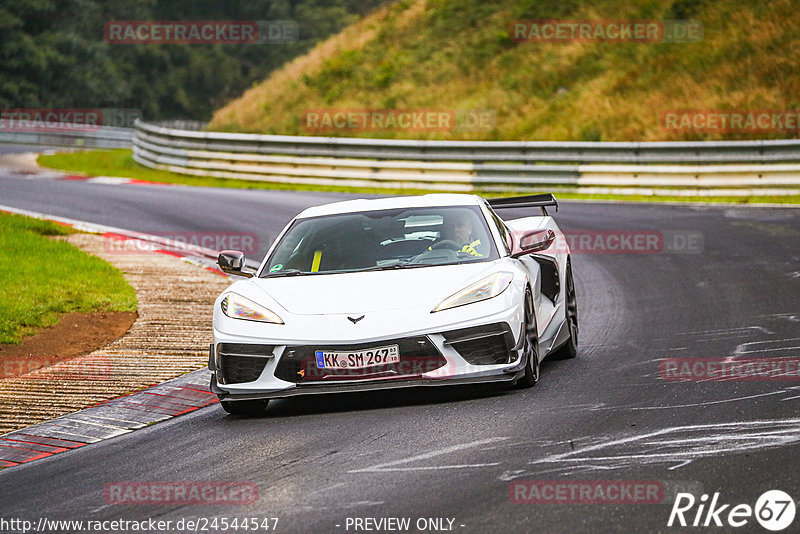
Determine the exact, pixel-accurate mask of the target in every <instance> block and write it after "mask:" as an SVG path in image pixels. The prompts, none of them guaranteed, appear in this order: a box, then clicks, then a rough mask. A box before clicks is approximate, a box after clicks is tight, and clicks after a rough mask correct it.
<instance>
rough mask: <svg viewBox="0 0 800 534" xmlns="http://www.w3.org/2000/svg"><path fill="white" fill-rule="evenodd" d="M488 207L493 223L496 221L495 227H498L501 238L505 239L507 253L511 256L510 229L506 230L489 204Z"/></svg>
mask: <svg viewBox="0 0 800 534" xmlns="http://www.w3.org/2000/svg"><path fill="white" fill-rule="evenodd" d="M486 207H487V208H488V210H489V213H491V214H492V221H494V225H495V226H496V227H497V231H498V232H500V237H502V238H503V244H504V245H505V248H506V252H507V253H508V254H511V234H509V233H508V228H506V225H505V223H503V221H502V220H501V219H500V217H498V216H497V214H496V213H495V212H494V210H493V209H492V208H491V207H489V205H488V204H487V205H486Z"/></svg>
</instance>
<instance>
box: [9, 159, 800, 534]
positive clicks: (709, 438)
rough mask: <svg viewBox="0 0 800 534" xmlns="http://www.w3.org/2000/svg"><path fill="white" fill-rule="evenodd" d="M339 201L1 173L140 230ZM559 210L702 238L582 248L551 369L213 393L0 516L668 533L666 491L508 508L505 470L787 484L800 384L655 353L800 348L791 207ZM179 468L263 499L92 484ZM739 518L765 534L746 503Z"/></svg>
mask: <svg viewBox="0 0 800 534" xmlns="http://www.w3.org/2000/svg"><path fill="white" fill-rule="evenodd" d="M345 197H346V196H345V195H337V194H325V193H305V192H268V191H248V190H223V189H200V188H188V187H179V186H174V187H160V186H117V185H102V184H93V183H86V182H80V181H52V180H37V179H29V178H23V177H18V176H14V175H12V174H10V173H8V172H5V171H0V204H2V205H8V206H13V207H16V208H22V209H28V210H33V211H40V212H45V213H49V214H53V215H60V216H65V217H71V218H74V219H79V220H85V221H90V222H96V223H102V224H109V225H113V226H118V227H123V228H128V229H132V230H140V231H144V232H180V231H184V232H254V233H256V234H257V235H258V236H259V240H260V243H259V250H260V252H261V253H262V254H263V252H264V251H265V250H266V247H267V245H268V242H269V240H271V238H274V236H275V235H276V233H277V232H278V231H279V230H280V228H281V227H282V226H283V224H285V223H286V222H287V221H288V220H289V219H290V218H291V217H292V216H293V215H295V214H296V213H297V212H299V211H300V210H301V209H302V208H304V207H306V206H309V205H313V204H319V203H324V202H329V201H335V200H339V199H342V198H345ZM348 198H349V197H348ZM555 216H556V219H557V221H558V223H559V224H560V225H561V228H562V229H564V230H566V231H577V232H587V233H590V235H592V236H596V235H606V236H607V235H608V234H606V233H604V232H623V231H645V232H687V233H691V234H692V235H700V236H701V237H702V241H701V244H702V246H700V247H699V248H698V247H697V246H696V247H695V248H694V249H693V250H692V251H691V252H692V253H681V254H679V253H663V252H662V253H636V254H608V253H605V254H604V253H597V252H599V250H597V249H594V250H591V251H590V250H586V251H585V253H582V254H575V255H574V257H573V262H574V263H573V267H574V272H575V277H576V286H577V292H578V304H579V321H580V344H579V351H578V357H577V358H575V359H574V360H567V361H556V362H546V363H545V364H543V367H542V378H541V380H540V382H539V384H538V385H537V386H536V387H534V388H533V389H530V390H522V391H515V390H508V389H503V388H497V387H491V388H485V387H468V388H448V389H423V390H407V391H402V392H389V393H385V392H384V393H379V394H347V395H339V396H321V397H315V398H310V399H288V400H281V401H273V403H272V404H271V406H270V409H269V410H268V412H267V413H266V414H265V415H264V416H263V417H259V418H255V419H242V418H235V417H227V416H226V415H225V414H224V412H223V411H222V409H221V408H220V407H219V406H211V407H208V408H204V409H201V410H199V411H197V412H194V413H192V414H189V415H187V416H184V417H180V418H177V419H174V420H171V421H168V422H165V423H162V424H158V425H155V426H152V427H148V428H145V429H142V430H140V431H137V432H134V433H132V434H131V435H127V436H122V437H120V438H115V439H111V440H108V441H105V442H101V443H98V444H94V445H88V446H85V447H82V448H80V449H77V450H74V451H70V452H68V453H63V454H60V455H57V456H55V457H52V458H46V459H44V460H40V461H36V462H33V463H31V464H28V465H22V466H18V467H14V468H10V469H4V470H2V471H0V502H1V503H2V515H3V517H19V518H28V519H33V520H36V519H38V518H39V517H41V516H46V517H48V518H50V519H57V518H58V519H82V520H103V519H119V518H123V519H124V518H128V519H142V518H147V517H156V518H160V519H180V518H182V517H183V518H190V517H191V518H194V517H209V518H210V517H213V516H225V517H228V518H232V517H253V516H257V517H264V516H267V517H278V518H279V523H278V529H277V531H279V532H340V531H341V532H346V531H348V530H346V528H345V526H346V520H347V518H348V517H350V518H355V517H361V518H363V517H375V518H380V517H410V518H412V526H413V524H414V521H416V519H417V518H451V519H454V523H453V528H454V530H455V531H461V532H521V531H532V532H610V531H612V530H615V531H630V532H634V531H636V532H643V531H669V530H680V529H668V528H667V520H668V517H669V514H670V509H671V505H672V502H673V498H672V497H670V498H669V499H666V502H665V503H664V504H617V505H609V504H530V503H524V504H517V503H512V502H511V501H510V499H509V485H510V484H511V483H513V482H514V481H520V480H650V481H660V482H662V483H666V484H667V485H669V484H682V485H684V487H691V488H695V489H702V491H705V492H707V493H713V492H720V494H721V495H720V500H721V502H724V503H731V504H739V503H747V504H750V505H751V506H752V505H754V504H755V501H756V499H757V498H758V497H759V496H760V495H761V494H762V493H763V492H764V491H766V490H770V489H781V490H783V491H785V492H787V493H789V494H790V495H792V496H793V497H794V498H795V499H797V498H798V496H800V477H799V476H798V474H797V473H798V453H800V380H797V378H795V380H794V381H743V380H727V381H689V382H677V381H669V380H664V379H663V378H662V376H661V373H660V369H661V367H660V365H661V361H662V359H664V358H726V357H728V358H732V359H733V360H735V359H736V358H774V357H794V358H797V357H800V246H798V245H800V209H789V208H738V207H697V206H667V205H661V206H658V205H644V204H629V205H615V204H585V203H563V204H562V207H561V209H560V211H559V212H558V213H557V214H555ZM648 235H649V234H648ZM670 235H671V234H670ZM681 235H683V234H681ZM695 245H697V244H695ZM185 480H203V481H220V480H223V481H247V482H252V483H255V484H256V485H257V486H258V488H259V495H260V498H259V500H258V502H257V503H255V504H251V505H247V506H182V507H181V506H165V505H156V506H109V505H107V504H106V502H105V501H104V497H103V488H104V486H105V485H106V484H108V483H111V482H120V481H185ZM696 496H698V497H699V492H696ZM694 512H695V509H693V510H692V512H691V514H687V518H689V519H693V518H694ZM445 523H446V522H445ZM798 524H800V519H797V520H795V525H793V527H792V528H795V529H796V528H797V525H798ZM462 525H463V526H462ZM728 528H730V527H728ZM684 530H686V529H684ZM690 530H691V529H690ZM695 530H697V529H695ZM712 530H713V528H712ZM716 530H717V531H721V529H716ZM790 530H791V528H790V529H789V530H788V531H790ZM349 531H351V532H352V531H353V528H352V527H351V528H350V529H349ZM412 531H415V529H413V528H412ZM738 531H740V532H763V529H761V527H760V526H759V525H758V524H757V523H756V522H755V520H754V519H753V518H751V519H750V521H749V523H748V525H747V526H745V527H743V528H741V529H738ZM795 531H797V530H795Z"/></svg>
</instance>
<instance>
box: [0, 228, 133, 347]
mask: <svg viewBox="0 0 800 534" xmlns="http://www.w3.org/2000/svg"><path fill="white" fill-rule="evenodd" d="M72 232H74V230H72V229H70V228H68V227H65V226H60V225H58V224H55V223H52V222H49V221H42V220H38V219H31V218H28V217H22V216H19V215H13V214H8V213H0V303H2V306H0V343H10V344H17V343H20V341H21V339H22V337H23V336H24V335H26V334H29V333H32V332H33V331H34V330H35V329H37V328H41V327H45V326H50V325H53V324H56V323H57V322H58V320H59V317H60V314H62V313H67V312H83V313H86V312H92V311H136V305H137V300H136V294H135V293H134V291H133V288H132V287H131V286H130V285H129V284H128V283H127V282H126V281H125V278H124V277H123V276H122V272H120V270H119V269H117V268H116V267H113V266H112V265H110V264H108V263H106V262H105V261H103V260H101V259H100V258H97V257H95V256H92V255H89V254H87V253H85V252H83V251H81V250H79V249H77V248H75V247H74V246H72V245H70V244H69V243H66V242H64V241H59V240H54V239H49V238H48V236H58V235H65V234H69V233H72Z"/></svg>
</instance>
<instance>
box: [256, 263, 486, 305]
mask: <svg viewBox="0 0 800 534" xmlns="http://www.w3.org/2000/svg"><path fill="white" fill-rule="evenodd" d="M496 268H497V262H478V263H472V264H461V265H441V266H431V267H420V268H416V269H399V270H396V271H373V272H364V273H341V274H316V275H307V276H289V277H283V278H251V279H250V280H249V283H250V284H252V285H253V286H255V287H256V288H258V289H259V290H260V291H263V292H264V293H266V294H267V295H268V296H269V297H270V298H271V299H273V300H275V301H276V302H277V303H278V304H279V305H280V306H282V307H283V308H284V309H286V310H287V311H288V312H289V313H293V314H298V315H319V314H343V313H346V314H357V313H368V312H374V311H376V310H392V309H402V308H412V307H419V306H425V307H430V308H431V309H432V308H433V307H435V306H436V305H437V304H439V303H440V302H441V301H442V300H444V299H445V298H447V297H449V296H450V295H452V294H453V293H455V292H456V291H459V290H461V289H463V288H464V287H466V286H467V285H469V284H471V283H472V282H474V281H476V280H478V279H480V278H482V277H483V276H488V275H489V274H490V273H491V272H493V271H494V270H496Z"/></svg>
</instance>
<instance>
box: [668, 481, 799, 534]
mask: <svg viewBox="0 0 800 534" xmlns="http://www.w3.org/2000/svg"><path fill="white" fill-rule="evenodd" d="M719 496H720V494H719V493H715V494H714V495H713V496H712V498H711V501H710V502H709V499H708V495H706V494H703V495H702V496H701V497H700V499H699V500H698V499H696V498H695V496H694V495H692V494H691V493H678V495H677V496H676V497H675V503H674V504H673V505H672V511H671V512H670V514H669V521H667V526H668V527H671V526H673V525H675V526H678V525H680V526H682V527H687V526H690V527H709V526H711V527H713V526H716V527H722V526H728V527H734V528H738V527H743V526H744V525H747V524H748V523H749V522H750V520H751V519H752V518H753V517H755V519H756V521H758V523H759V524H760V525H761V526H762V527H764V528H765V529H767V530H771V531H773V532H777V531H780V530H784V529H785V528H787V527H788V526H789V525H791V524H792V522H793V521H794V515H795V503H794V499H792V498H791V497H790V496H789V494H788V493H786V492H784V491H781V490H769V491H766V492H764V493H763V494H762V495H761V496H760V497H759V498H758V500H757V501H756V504H755V506H754V507H752V506H750V505H749V504H737V505H735V506H731V505H730V504H722V503H720V500H719ZM695 506H696V509H695Z"/></svg>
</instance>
